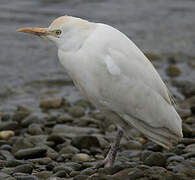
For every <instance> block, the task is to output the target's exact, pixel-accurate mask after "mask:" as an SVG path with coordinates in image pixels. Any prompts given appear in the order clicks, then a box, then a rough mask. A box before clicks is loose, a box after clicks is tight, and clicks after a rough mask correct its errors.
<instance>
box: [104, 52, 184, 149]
mask: <svg viewBox="0 0 195 180" xmlns="http://www.w3.org/2000/svg"><path fill="white" fill-rule="evenodd" d="M131 58H132V57H128V56H127V55H124V54H122V53H121V51H115V50H114V49H109V53H108V54H107V56H106V59H105V60H104V63H105V66H106V69H107V73H108V74H107V77H108V78H107V80H108V81H107V82H106V83H105V84H102V86H101V87H102V91H101V98H102V99H101V98H100V100H102V103H103V104H104V106H106V107H107V108H108V109H110V110H112V111H114V112H117V113H118V114H119V115H120V116H121V117H122V118H124V120H126V121H127V122H129V123H130V124H131V125H133V126H134V127H136V128H137V129H139V130H140V131H141V132H142V133H144V134H145V135H147V136H148V137H149V138H150V139H152V140H153V141H155V142H157V143H158V144H161V145H163V146H164V147H167V146H170V144H169V143H170V139H171V138H172V141H176V140H178V137H181V136H182V130H181V119H180V117H179V115H178V114H177V112H176V111H175V109H174V107H173V106H172V104H171V103H170V99H169V96H168V93H167V89H166V86H165V85H164V83H163V81H162V80H161V78H160V76H159V75H158V73H157V72H156V71H155V69H154V68H153V66H152V65H151V64H150V63H147V62H146V63H145V64H143V63H141V61H138V60H136V59H131ZM104 79H106V77H105V78H104ZM163 138H164V139H163ZM167 138H168V139H167Z"/></svg>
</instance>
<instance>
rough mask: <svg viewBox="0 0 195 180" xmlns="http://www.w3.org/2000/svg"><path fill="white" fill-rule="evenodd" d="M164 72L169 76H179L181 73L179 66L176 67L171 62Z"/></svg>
mask: <svg viewBox="0 0 195 180" xmlns="http://www.w3.org/2000/svg"><path fill="white" fill-rule="evenodd" d="M166 73H167V75H168V76H170V77H177V76H179V75H180V74H181V73H182V71H181V69H180V68H179V67H177V66H176V65H173V64H172V65H170V66H169V67H167V69H166Z"/></svg>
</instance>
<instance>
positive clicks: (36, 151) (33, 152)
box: [15, 147, 47, 159]
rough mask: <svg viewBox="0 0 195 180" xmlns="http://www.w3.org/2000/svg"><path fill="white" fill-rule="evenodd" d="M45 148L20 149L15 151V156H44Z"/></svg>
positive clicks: (26, 157)
mask: <svg viewBox="0 0 195 180" xmlns="http://www.w3.org/2000/svg"><path fill="white" fill-rule="evenodd" d="M46 152H47V150H46V149H45V148H42V147H35V148H28V149H23V150H22V149H21V150H19V151H18V152H16V153H15V157H16V158H17V159H32V158H40V157H45V156H46Z"/></svg>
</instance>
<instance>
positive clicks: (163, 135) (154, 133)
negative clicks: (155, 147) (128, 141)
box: [124, 115, 183, 149]
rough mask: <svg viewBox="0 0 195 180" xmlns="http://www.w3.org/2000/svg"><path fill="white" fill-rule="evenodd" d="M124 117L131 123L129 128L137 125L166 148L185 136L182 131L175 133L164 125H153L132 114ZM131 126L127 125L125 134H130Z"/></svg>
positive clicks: (138, 128) (151, 138) (147, 135)
mask: <svg viewBox="0 0 195 180" xmlns="http://www.w3.org/2000/svg"><path fill="white" fill-rule="evenodd" d="M124 119H125V121H126V123H127V124H129V128H130V127H132V126H133V127H135V128H136V129H137V130H138V131H140V132H141V133H143V134H144V135H145V136H146V137H147V138H148V139H150V140H152V141H153V142H155V143H157V144H159V145H161V146H163V147H164V148H166V149H169V148H170V147H171V146H172V144H173V143H177V142H178V141H179V140H180V139H181V138H182V137H183V134H182V132H181V133H178V134H175V133H173V132H171V131H170V130H169V129H167V128H164V127H163V128H156V127H152V126H150V125H148V124H146V123H144V122H143V121H142V120H139V119H137V118H135V117H132V116H130V115H128V116H125V117H124ZM129 128H127V126H126V128H125V134H126V135H127V136H129V131H128V129H129Z"/></svg>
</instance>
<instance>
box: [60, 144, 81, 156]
mask: <svg viewBox="0 0 195 180" xmlns="http://www.w3.org/2000/svg"><path fill="white" fill-rule="evenodd" d="M78 152H79V149H78V148H76V147H74V146H71V145H68V146H66V147H64V148H62V149H61V150H60V152H59V154H68V153H70V154H76V153H78Z"/></svg>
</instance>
